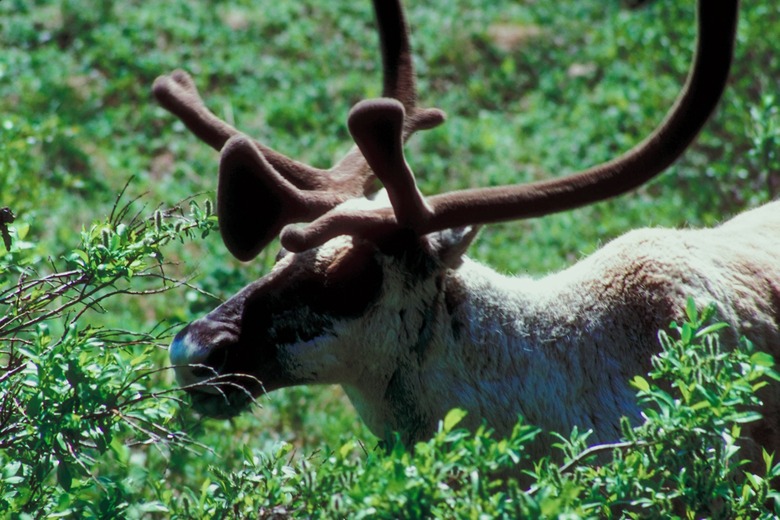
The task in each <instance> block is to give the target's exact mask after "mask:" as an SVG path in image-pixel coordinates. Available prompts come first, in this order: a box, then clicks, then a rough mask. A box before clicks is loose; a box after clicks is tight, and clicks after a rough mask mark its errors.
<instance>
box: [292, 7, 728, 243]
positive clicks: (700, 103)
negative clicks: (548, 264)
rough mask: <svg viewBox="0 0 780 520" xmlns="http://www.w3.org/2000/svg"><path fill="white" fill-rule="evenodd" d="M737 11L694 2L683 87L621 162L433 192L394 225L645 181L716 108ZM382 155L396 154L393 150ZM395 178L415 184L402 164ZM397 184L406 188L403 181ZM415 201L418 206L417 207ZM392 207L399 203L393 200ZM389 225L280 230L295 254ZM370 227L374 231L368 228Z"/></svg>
mask: <svg viewBox="0 0 780 520" xmlns="http://www.w3.org/2000/svg"><path fill="white" fill-rule="evenodd" d="M738 10H739V1H738V0H700V1H699V3H698V31H699V34H698V38H697V47H696V53H695V57H694V61H693V64H692V66H691V72H690V74H689V76H688V79H687V81H686V84H685V86H684V87H683V90H682V92H681V94H680V96H679V97H678V99H677V101H676V103H675V105H674V106H673V108H672V109H671V110H670V112H669V114H668V115H667V117H666V119H665V120H664V121H663V122H662V123H661V124H660V125H659V127H658V128H657V129H656V130H655V131H654V132H653V133H652V134H651V135H650V137H649V138H647V139H646V140H645V141H643V142H642V143H640V144H639V145H637V146H636V147H634V148H633V149H631V150H630V151H628V152H626V153H625V154H624V155H622V156H621V157H619V158H617V159H615V160H613V161H610V162H607V163H604V164H602V165H599V166H595V167H593V168H590V169H587V170H585V171H582V172H580V173H576V174H572V175H570V176H568V177H564V178H561V179H554V180H548V181H542V182H535V183H530V184H524V185H512V186H504V187H494V188H478V189H472V190H463V191H455V192H450V193H445V194H441V195H436V196H433V197H430V198H429V199H428V201H427V202H428V205H429V207H430V208H431V211H432V214H429V215H428V214H426V215H425V218H422V219H421V220H420V221H419V222H415V223H412V224H410V223H408V218H407V217H406V216H403V217H398V216H396V217H395V220H397V222H396V227H398V226H406V227H411V228H412V229H414V230H415V231H416V232H418V233H420V234H424V233H430V232H433V231H437V230H441V229H446V228H450V227H457V226H463V225H468V224H487V223H492V222H500V221H506V220H516V219H524V218H531V217H539V216H543V215H548V214H551V213H556V212H560V211H565V210H568V209H572V208H576V207H580V206H584V205H587V204H592V203H594V202H598V201H602V200H606V199H609V198H612V197H615V196H617V195H620V194H623V193H625V192H628V191H630V190H632V189H635V188H637V187H639V186H640V185H642V184H644V183H645V182H647V181H648V180H650V179H651V178H653V177H655V176H656V175H658V174H659V173H661V172H662V171H664V170H665V169H666V168H667V167H668V166H669V165H671V164H672V163H673V162H674V161H675V160H676V159H677V158H678V157H679V156H680V155H681V154H682V153H683V152H684V151H685V149H686V148H687V147H688V146H689V145H690V143H691V142H692V141H693V140H694V139H695V138H696V136H697V135H698V133H699V131H700V130H701V128H702V127H703V126H704V124H705V123H706V121H707V119H708V118H709V116H710V114H711V113H712V112H713V111H714V109H715V107H716V105H717V103H718V101H719V99H720V97H721V94H722V93H723V90H724V89H725V86H726V82H727V80H728V72H729V68H730V65H731V58H732V53H733V46H734V40H735V36H736V23H737V15H738ZM366 132H369V133H371V132H373V133H374V134H375V135H373V136H362V135H361V136H356V137H355V139H356V141H357V142H358V145H359V146H361V148H362V146H365V143H366V142H367V141H368V142H371V141H372V140H373V141H377V140H379V139H382V137H381V136H380V135H379V134H381V130H378V129H366ZM361 142H363V145H361V144H360V143H361ZM385 146H387V147H388V148H389V149H390V150H393V149H394V147H396V146H397V139H390V140H388V141H387V142H386V144H385ZM364 153H365V151H364ZM386 153H387V154H390V155H393V154H396V153H397V152H394V151H393V152H392V153H390V152H386ZM380 157H381V154H380V153H374V152H372V153H370V154H366V159H367V160H368V162H369V164H370V165H371V166H372V168H375V169H377V170H381V169H382V167H381V165H380V164H379V161H380V160H382V159H380ZM396 161H397V158H396ZM395 175H397V176H400V177H401V178H412V179H413V177H410V176H411V174H410V173H406V172H405V171H404V167H400V166H399V167H398V168H397V170H396V172H395ZM383 181H386V180H385V179H383ZM394 182H396V183H397V182H401V183H402V184H403V183H404V182H406V181H397V180H396V181H394ZM388 190H389V191H390V188H388ZM404 191H405V192H407V193H410V194H411V195H410V196H411V197H413V198H414V197H416V195H414V192H415V191H416V188H415V190H410V189H409V188H408V187H406V188H404ZM391 200H392V196H391ZM413 204H414V205H419V204H420V202H414V203H413ZM393 207H394V208H397V207H403V205H402V204H400V205H399V204H398V203H397V202H393ZM392 220H393V217H392V216H391V215H389V214H388V212H387V211H384V210H382V211H375V212H373V213H372V214H367V213H366V214H361V215H356V214H355V213H354V212H349V213H347V212H343V213H339V212H338V211H336V212H332V213H329V214H326V215H324V216H323V217H321V218H320V219H318V220H317V221H315V222H313V223H312V224H311V225H309V226H308V227H307V228H305V229H296V230H293V229H290V230H285V232H284V233H283V235H282V239H283V244H284V245H285V247H287V248H288V249H290V250H293V251H299V250H303V249H309V248H312V247H316V246H318V245H320V244H322V243H324V242H326V241H327V240H329V239H330V238H333V237H334V236H337V235H339V234H345V233H349V234H356V235H364V233H368V234H370V235H371V236H375V235H376V233H377V230H379V229H382V230H389V229H391V228H392V226H391V224H390V222H391V221H392ZM372 226H375V227H376V230H371V228H372Z"/></svg>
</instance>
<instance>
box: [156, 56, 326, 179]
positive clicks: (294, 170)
mask: <svg viewBox="0 0 780 520" xmlns="http://www.w3.org/2000/svg"><path fill="white" fill-rule="evenodd" d="M152 92H153V93H154V96H155V98H157V101H158V102H159V103H160V105H161V106H162V107H163V108H165V109H166V110H168V111H169V112H171V113H172V114H174V115H175V116H177V117H178V118H179V119H181V121H182V122H183V123H184V124H185V125H186V126H187V128H189V129H190V131H191V132H192V133H193V134H195V135H196V136H197V137H198V138H199V139H200V140H201V141H203V142H204V143H206V144H208V145H209V146H211V147H212V148H213V149H215V150H216V151H220V150H222V147H223V146H224V145H225V143H226V142H227V140H228V139H230V138H231V137H233V136H236V135H239V134H240V133H241V132H239V131H238V130H236V129H235V128H234V127H233V126H231V125H229V124H228V123H226V122H225V121H223V120H222V119H220V118H218V117H217V116H216V115H214V113H213V112H211V111H210V110H209V109H208V107H206V104H205V103H204V102H203V99H202V98H201V96H200V94H199V93H198V89H197V87H196V86H195V82H194V81H193V80H192V77H191V76H190V75H189V74H187V73H186V72H185V71H183V70H175V71H174V72H172V73H171V74H170V75H167V76H160V77H158V78H157V79H156V80H155V81H154V85H153V86H152ZM254 144H255V146H256V147H257V149H258V150H260V152H261V153H262V154H263V155H265V157H266V159H267V160H268V162H269V163H271V165H273V166H274V168H276V169H277V170H279V171H280V172H282V173H283V174H284V176H285V178H286V179H287V180H289V181H290V182H292V183H293V184H295V185H296V186H297V187H299V188H301V189H306V190H315V189H327V188H328V187H330V186H331V184H332V183H328V182H327V181H328V180H329V179H328V176H327V173H326V171H325V170H321V169H318V168H313V167H311V166H308V165H306V164H303V163H300V162H298V161H295V160H293V159H290V158H289V157H286V156H285V155H283V154H281V153H279V152H277V151H275V150H273V149H271V148H269V147H268V146H265V145H264V144H263V143H261V142H259V141H254Z"/></svg>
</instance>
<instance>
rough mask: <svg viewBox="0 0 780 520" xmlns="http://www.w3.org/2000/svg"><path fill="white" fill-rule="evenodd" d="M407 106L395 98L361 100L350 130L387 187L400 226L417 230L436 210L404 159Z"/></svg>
mask: <svg viewBox="0 0 780 520" xmlns="http://www.w3.org/2000/svg"><path fill="white" fill-rule="evenodd" d="M404 120H405V110H404V106H403V105H402V104H401V103H399V102H398V101H396V100H395V99H387V98H383V99H374V100H368V101H361V102H360V103H358V104H357V105H355V106H354V107H353V108H352V110H351V111H350V113H349V120H348V123H349V131H350V133H351V134H352V137H353V138H354V139H355V143H356V144H357V146H358V148H360V151H361V152H363V156H364V157H365V158H366V161H367V162H368V164H369V165H371V168H372V169H373V170H374V173H375V174H376V176H377V177H379V180H381V181H382V184H384V186H385V188H386V189H387V194H388V197H389V198H390V203H391V204H392V206H393V210H394V212H395V218H396V221H397V222H398V225H399V226H401V227H408V228H411V229H416V228H417V227H418V226H423V225H424V223H425V222H426V221H427V220H428V219H429V218H430V217H431V216H432V214H433V212H432V211H431V208H430V207H429V206H428V204H427V203H426V202H425V199H424V198H423V196H422V193H420V190H419V189H418V188H417V184H416V182H415V180H414V174H413V173H412V170H411V169H410V168H409V165H408V164H407V162H406V159H405V158H404V150H403V130H404Z"/></svg>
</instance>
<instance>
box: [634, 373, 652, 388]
mask: <svg viewBox="0 0 780 520" xmlns="http://www.w3.org/2000/svg"><path fill="white" fill-rule="evenodd" d="M631 386H633V387H634V388H636V389H637V390H640V391H642V392H649V391H650V383H648V382H647V379H645V378H644V377H642V376H635V377H634V379H632V380H631Z"/></svg>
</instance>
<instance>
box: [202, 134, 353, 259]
mask: <svg viewBox="0 0 780 520" xmlns="http://www.w3.org/2000/svg"><path fill="white" fill-rule="evenodd" d="M348 198H349V195H348V194H345V193H342V192H338V191H327V190H301V189H299V188H298V187H297V186H295V185H294V184H292V183H291V182H290V181H289V180H288V179H286V178H285V177H284V176H283V175H281V174H280V173H279V172H278V171H277V170H276V169H275V168H274V167H273V165H271V164H270V162H269V161H268V160H267V157H266V156H265V155H264V154H263V153H261V151H260V150H258V148H257V146H256V143H255V142H253V141H252V140H251V139H250V138H248V137H247V136H245V135H242V134H238V135H235V136H233V137H231V138H230V139H228V141H227V142H226V143H225V146H224V148H223V149H222V154H221V157H220V163H219V182H218V188H217V215H218V216H219V226H220V232H221V234H222V239H223V241H224V242H225V246H226V247H227V248H228V250H229V251H230V252H231V253H233V255H234V256H235V257H236V258H238V259H239V260H243V261H246V260H251V259H252V258H254V257H255V256H257V254H258V253H259V252H260V251H261V250H262V249H263V247H265V245H267V244H268V242H270V241H271V240H273V239H274V238H275V237H277V236H278V235H279V232H280V231H281V229H282V227H283V226H284V225H286V224H287V223H289V222H300V221H306V220H311V219H313V218H316V217H318V216H319V215H322V214H323V213H325V212H327V211H328V210H330V209H332V208H333V207H335V206H337V205H339V204H341V203H342V202H344V201H345V200H347V199H348ZM258 223H260V224H261V225H258Z"/></svg>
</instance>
